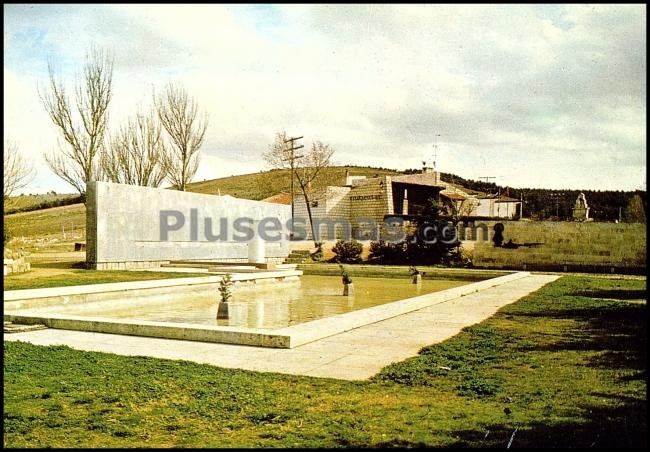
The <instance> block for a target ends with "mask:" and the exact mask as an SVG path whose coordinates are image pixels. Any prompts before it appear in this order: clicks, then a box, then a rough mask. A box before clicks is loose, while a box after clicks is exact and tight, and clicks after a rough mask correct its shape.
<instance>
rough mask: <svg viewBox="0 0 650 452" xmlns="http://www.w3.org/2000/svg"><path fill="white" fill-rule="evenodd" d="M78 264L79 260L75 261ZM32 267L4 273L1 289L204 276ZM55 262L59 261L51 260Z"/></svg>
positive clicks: (196, 274) (195, 274)
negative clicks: (2, 287)
mask: <svg viewBox="0 0 650 452" xmlns="http://www.w3.org/2000/svg"><path fill="white" fill-rule="evenodd" d="M78 264H79V265H82V264H83V263H81V262H80V263H78ZM42 265H44V267H32V270H31V271H29V272H27V273H16V274H11V275H8V276H5V277H4V279H3V282H4V290H19V289H40V288H43V287H62V286H79V285H83V284H102V283H113V282H127V281H146V280H152V279H170V278H189V277H193V276H207V275H206V274H205V273H174V272H153V271H151V272H150V271H127V270H84V269H79V268H73V267H71V268H49V267H48V266H47V264H42ZM55 266H59V267H60V264H55Z"/></svg>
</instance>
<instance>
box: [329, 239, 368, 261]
mask: <svg viewBox="0 0 650 452" xmlns="http://www.w3.org/2000/svg"><path fill="white" fill-rule="evenodd" d="M362 251H363V245H362V244H361V243H360V242H358V241H356V240H354V239H352V240H351V241H349V242H346V241H343V240H338V241H337V242H336V244H335V245H334V247H333V248H332V252H334V254H336V256H335V257H334V260H335V261H336V262H342V263H344V264H357V263H359V262H361V252H362Z"/></svg>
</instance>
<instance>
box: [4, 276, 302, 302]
mask: <svg viewBox="0 0 650 452" xmlns="http://www.w3.org/2000/svg"><path fill="white" fill-rule="evenodd" d="M289 276H302V271H300V270H274V271H267V272H258V273H232V280H233V281H234V282H237V281H252V280H257V279H262V280H263V279H270V278H285V277H289ZM222 277H223V275H214V276H193V277H189V278H169V279H148V280H145V281H127V282H115V283H100V284H84V285H76V286H63V287H45V288H40V289H20V290H7V291H5V292H4V294H3V300H4V308H5V309H11V308H12V306H13V305H12V304H11V302H25V301H29V300H35V299H41V298H53V297H70V296H75V295H89V294H97V293H107V292H120V291H131V290H146V289H159V288H163V287H175V286H193V285H200V284H218V283H219V282H221V279H222Z"/></svg>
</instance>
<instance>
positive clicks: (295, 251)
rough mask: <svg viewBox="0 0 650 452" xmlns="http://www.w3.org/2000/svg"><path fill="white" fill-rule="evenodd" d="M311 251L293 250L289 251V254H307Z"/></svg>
mask: <svg viewBox="0 0 650 452" xmlns="http://www.w3.org/2000/svg"><path fill="white" fill-rule="evenodd" d="M310 254H311V251H309V250H293V251H291V253H289V256H309V255H310Z"/></svg>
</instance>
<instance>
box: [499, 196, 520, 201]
mask: <svg viewBox="0 0 650 452" xmlns="http://www.w3.org/2000/svg"><path fill="white" fill-rule="evenodd" d="M494 202H521V201H520V200H519V199H515V198H510V197H509V196H499V197H498V198H497V200H496V201H494Z"/></svg>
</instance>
